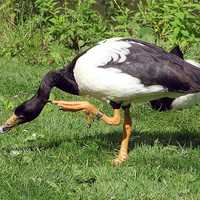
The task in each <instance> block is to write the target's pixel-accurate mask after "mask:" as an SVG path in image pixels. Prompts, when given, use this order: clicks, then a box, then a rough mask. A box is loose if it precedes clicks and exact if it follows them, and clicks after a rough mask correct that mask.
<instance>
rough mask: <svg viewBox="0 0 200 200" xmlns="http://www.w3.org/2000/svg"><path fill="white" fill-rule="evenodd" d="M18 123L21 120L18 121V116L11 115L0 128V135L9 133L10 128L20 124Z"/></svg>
mask: <svg viewBox="0 0 200 200" xmlns="http://www.w3.org/2000/svg"><path fill="white" fill-rule="evenodd" d="M20 122H22V119H20V118H19V117H18V116H16V115H15V114H13V115H12V116H11V117H10V118H9V119H8V120H7V121H6V122H5V124H4V125H3V126H1V127H0V133H5V132H7V131H9V130H10V129H11V128H13V127H15V126H17V125H18V124H20Z"/></svg>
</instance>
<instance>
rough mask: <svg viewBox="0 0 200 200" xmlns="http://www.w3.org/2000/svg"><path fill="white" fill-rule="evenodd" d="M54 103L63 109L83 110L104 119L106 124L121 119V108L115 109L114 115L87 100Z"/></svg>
mask: <svg viewBox="0 0 200 200" xmlns="http://www.w3.org/2000/svg"><path fill="white" fill-rule="evenodd" d="M52 103H53V104H55V105H57V106H59V107H60V108H61V109H62V110H63V111H69V112H78V111H83V112H85V113H86V115H87V116H88V117H89V118H93V119H94V118H97V119H101V120H102V121H104V122H105V123H106V124H110V125H118V124H119V123H120V120H121V116H120V109H114V114H113V116H112V117H109V116H107V115H106V114H104V113H102V112H100V111H99V110H98V109H97V108H96V106H94V105H93V104H90V103H89V102H87V101H78V102H70V101H52Z"/></svg>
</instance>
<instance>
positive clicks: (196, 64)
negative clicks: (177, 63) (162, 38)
mask: <svg viewBox="0 0 200 200" xmlns="http://www.w3.org/2000/svg"><path fill="white" fill-rule="evenodd" d="M185 61H186V62H188V63H190V64H192V65H194V66H196V67H199V68H200V63H198V62H196V61H194V60H190V59H188V60H185Z"/></svg>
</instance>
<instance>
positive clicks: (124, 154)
mask: <svg viewBox="0 0 200 200" xmlns="http://www.w3.org/2000/svg"><path fill="white" fill-rule="evenodd" d="M131 126H132V122H131V116H130V110H129V107H127V108H124V125H123V136H122V142H121V147H120V150H119V154H118V156H117V157H116V158H115V159H114V160H113V164H114V165H119V164H121V163H122V162H124V161H125V160H127V159H128V143H129V138H130V136H131V133H132V127H131Z"/></svg>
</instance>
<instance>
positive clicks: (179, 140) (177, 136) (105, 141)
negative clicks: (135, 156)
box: [82, 130, 200, 150]
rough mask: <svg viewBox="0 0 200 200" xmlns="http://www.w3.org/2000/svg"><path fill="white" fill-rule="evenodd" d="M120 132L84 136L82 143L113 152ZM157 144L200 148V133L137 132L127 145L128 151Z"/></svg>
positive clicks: (185, 131)
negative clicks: (98, 146)
mask: <svg viewBox="0 0 200 200" xmlns="http://www.w3.org/2000/svg"><path fill="white" fill-rule="evenodd" d="M121 137H122V133H121V132H118V131H116V132H111V133H103V134H100V133H99V134H98V135H92V136H85V137H83V138H82V142H84V141H85V142H86V143H90V142H92V141H93V142H96V143H98V144H99V145H100V146H101V148H103V149H105V150H106V149H107V150H113V149H116V148H119V144H120V140H121ZM155 143H159V144H161V145H163V146H166V145H174V146H179V147H182V148H198V147H199V146H200V132H196V131H187V130H184V131H173V132H170V131H162V132H161V131H154V132H150V131H148V132H137V131H134V132H133V134H132V136H131V139H130V144H129V149H130V150H131V149H133V148H134V147H135V146H138V145H151V146H153V145H154V144H155Z"/></svg>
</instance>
